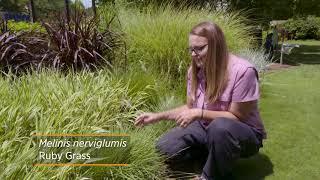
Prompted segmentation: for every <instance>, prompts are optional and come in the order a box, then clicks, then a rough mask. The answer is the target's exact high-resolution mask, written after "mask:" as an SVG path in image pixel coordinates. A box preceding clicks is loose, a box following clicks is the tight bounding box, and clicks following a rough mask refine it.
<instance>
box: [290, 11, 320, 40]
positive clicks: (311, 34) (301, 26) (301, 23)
mask: <svg viewBox="0 0 320 180" xmlns="http://www.w3.org/2000/svg"><path fill="white" fill-rule="evenodd" d="M284 27H285V29H286V30H288V32H289V33H290V34H293V35H294V39H320V36H319V34H318V33H319V31H320V17H314V16H308V17H307V18H298V19H289V20H288V21H287V22H286V23H285V24H284Z"/></svg>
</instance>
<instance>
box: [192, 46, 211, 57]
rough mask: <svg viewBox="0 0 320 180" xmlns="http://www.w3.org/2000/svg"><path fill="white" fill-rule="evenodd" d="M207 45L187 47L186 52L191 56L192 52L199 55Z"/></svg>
mask: <svg viewBox="0 0 320 180" xmlns="http://www.w3.org/2000/svg"><path fill="white" fill-rule="evenodd" d="M207 45H208V44H205V45H203V46H195V47H188V51H189V53H190V54H192V52H195V53H196V54H197V55H199V54H200V53H201V52H202V51H203V50H204V48H205V47H206V46H207Z"/></svg>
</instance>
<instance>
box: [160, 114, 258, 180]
mask: <svg viewBox="0 0 320 180" xmlns="http://www.w3.org/2000/svg"><path fill="white" fill-rule="evenodd" d="M156 147H157V149H158V150H159V151H160V153H161V154H164V155H166V156H167V157H168V159H167V163H169V164H175V163H181V162H184V161H188V160H189V162H190V160H192V159H194V160H199V159H201V157H204V167H203V170H202V176H204V177H205V178H206V179H208V180H212V179H215V180H216V179H228V178H227V177H228V176H229V175H230V174H231V168H232V165H233V162H234V161H235V160H236V159H238V158H240V157H249V156H251V155H254V154H256V153H257V152H258V151H259V148H260V147H262V136H261V135H260V134H259V132H258V131H256V130H255V129H254V128H251V127H250V126H248V125H246V124H245V123H243V122H240V121H236V120H231V119H227V118H216V119H215V120H213V121H212V122H211V123H210V124H209V125H208V126H207V127H206V126H204V125H203V124H202V123H201V122H200V121H198V120H195V121H193V122H192V123H191V124H190V125H189V126H188V127H186V128H181V127H176V128H173V129H171V130H170V131H169V132H168V133H166V134H164V135H163V136H162V137H161V138H160V139H159V140H158V142H157V145H156Z"/></svg>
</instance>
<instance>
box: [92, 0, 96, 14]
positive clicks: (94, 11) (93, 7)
mask: <svg viewBox="0 0 320 180" xmlns="http://www.w3.org/2000/svg"><path fill="white" fill-rule="evenodd" d="M92 10H93V15H94V17H96V16H97V7H96V1H95V0H92Z"/></svg>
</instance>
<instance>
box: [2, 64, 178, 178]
mask: <svg viewBox="0 0 320 180" xmlns="http://www.w3.org/2000/svg"><path fill="white" fill-rule="evenodd" d="M127 75H128V74H126V75H122V76H119V75H117V76H114V75H113V74H112V73H110V72H108V71H107V70H106V69H104V70H100V71H98V72H95V73H93V72H89V71H82V72H78V73H71V72H70V73H67V74H65V73H59V72H58V71H52V70H41V71H40V72H39V73H31V74H25V75H22V76H20V77H19V78H17V77H16V76H13V75H7V76H8V77H0V85H1V87H2V88H1V90H0V95H1V97H2V99H1V103H0V109H1V111H0V124H1V126H0V135H1V136H0V144H1V147H0V179H17V178H18V179H19V178H21V177H23V178H25V179H28V178H30V179H41V178H48V177H50V178H57V179H68V178H69V179H73V178H85V177H87V178H94V179H99V178H102V177H104V178H114V179H148V178H150V177H152V179H161V178H162V177H164V176H165V174H164V173H165V172H166V167H165V165H164V163H163V158H162V157H160V156H159V154H157V152H156V150H155V144H154V143H155V141H156V139H157V138H158V137H159V136H160V135H161V134H162V133H164V131H166V130H167V129H168V128H169V127H172V123H171V124H170V123H169V122H167V123H164V124H163V123H162V124H157V125H156V126H150V127H146V128H143V129H141V128H136V127H134V126H133V121H134V119H135V117H136V115H137V113H138V112H139V111H150V110H151V109H156V108H155V107H153V106H158V105H159V104H164V103H161V102H162V101H161V98H159V97H158V98H155V97H154V96H159V94H158V91H159V90H163V89H162V88H161V87H162V85H163V84H164V82H163V84H155V83H153V81H152V80H145V81H140V82H139V83H135V82H136V80H135V78H133V79H131V80H130V78H127ZM140 78H142V79H150V78H148V75H140ZM129 81H130V82H129ZM157 82H161V81H160V80H157ZM137 86H139V87H137ZM166 94H168V95H170V94H172V93H170V92H167V93H166ZM151 96H152V97H153V99H154V98H155V99H159V101H158V102H157V103H155V101H154V100H150V98H151ZM171 102H174V103H178V102H180V101H171ZM169 104H170V103H169ZM167 106H169V105H168V104H167V105H162V106H161V107H163V108H165V107H167ZM35 132H37V133H75V134H77V133H99V132H104V133H126V134H129V135H130V143H129V145H130V148H131V149H130V156H129V159H128V161H130V165H129V166H128V167H104V168H96V167H92V168H86V167H34V166H32V164H33V163H35V162H36V157H37V155H38V154H37V153H39V152H38V151H37V148H36V147H35V144H34V140H33V139H32V138H31V134H33V133H35ZM107 158H110V159H114V160H119V161H122V160H124V158H128V154H127V155H125V154H109V155H108V156H107Z"/></svg>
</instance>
